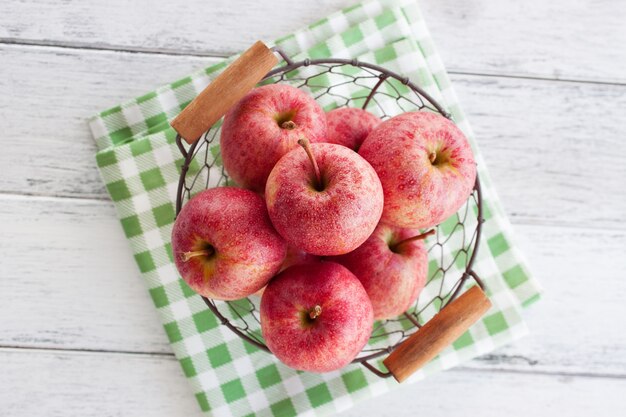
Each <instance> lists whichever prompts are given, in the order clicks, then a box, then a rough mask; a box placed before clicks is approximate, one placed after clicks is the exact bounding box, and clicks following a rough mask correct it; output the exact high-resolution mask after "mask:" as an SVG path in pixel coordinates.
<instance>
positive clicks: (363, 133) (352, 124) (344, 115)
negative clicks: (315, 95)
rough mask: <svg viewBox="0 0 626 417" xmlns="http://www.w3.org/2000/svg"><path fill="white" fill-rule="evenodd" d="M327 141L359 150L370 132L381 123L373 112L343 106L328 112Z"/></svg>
mask: <svg viewBox="0 0 626 417" xmlns="http://www.w3.org/2000/svg"><path fill="white" fill-rule="evenodd" d="M326 120H327V122H328V135H327V137H326V142H328V143H336V144H338V145H343V146H345V147H348V148H350V149H352V150H353V151H358V150H359V148H360V147H361V144H362V143H363V141H364V140H365V138H366V137H367V135H369V134H370V132H371V131H372V130H373V129H374V128H375V127H376V126H378V125H379V124H380V123H381V120H380V119H379V118H378V117H376V116H374V115H373V114H372V113H370V112H368V111H365V110H362V109H357V108H353V107H342V108H339V109H335V110H332V111H330V112H328V113H326Z"/></svg>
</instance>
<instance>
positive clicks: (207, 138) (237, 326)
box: [172, 47, 484, 380]
mask: <svg viewBox="0 0 626 417" xmlns="http://www.w3.org/2000/svg"><path fill="white" fill-rule="evenodd" d="M253 48H254V47H253ZM251 49H252V48H251ZM271 51H273V52H276V53H278V54H279V55H280V56H281V57H282V59H283V60H284V61H285V64H284V65H283V66H280V67H277V68H275V69H272V70H271V71H269V72H267V71H260V69H257V68H255V69H254V70H255V71H256V72H257V74H260V75H257V78H259V79H261V81H260V84H268V83H286V84H289V85H291V86H294V87H297V88H300V89H304V90H306V91H307V92H308V93H310V94H311V95H312V96H313V97H314V98H315V99H316V100H317V101H318V103H319V104H320V105H321V106H322V107H323V108H324V110H326V111H329V110H331V109H333V108H338V107H359V108H363V109H367V110H368V111H369V112H371V113H373V114H375V115H377V116H379V117H380V118H382V119H388V118H390V117H393V116H395V115H398V114H400V113H404V112H407V111H432V112H438V113H440V114H442V115H443V116H445V117H447V118H450V115H449V114H448V113H447V112H446V111H445V110H444V109H443V108H442V106H441V105H439V104H438V103H437V102H436V101H435V100H434V99H433V98H432V97H430V96H429V95H428V94H427V93H426V92H424V91H423V90H422V89H421V88H420V87H419V86H417V85H415V84H414V83H412V82H411V81H410V80H409V79H408V78H407V77H402V76H400V75H398V74H396V73H394V72H392V71H389V70H387V69H385V68H383V67H380V66H377V65H372V64H368V63H363V62H359V61H358V60H347V59H305V60H303V61H299V62H294V61H292V60H291V59H290V58H289V57H288V56H287V55H286V54H285V53H283V52H282V51H281V50H280V49H278V48H272V50H271ZM246 53H248V52H246ZM272 55H273V53H272ZM273 56H274V55H273ZM244 58H245V54H244V56H242V58H240V60H242V59H244ZM270 62H271V60H270ZM268 66H269V63H268ZM272 66H273V65H272ZM231 67H234V69H235V70H234V71H231V73H230V74H228V71H229V70H232V69H233V68H230V67H229V68H228V69H227V70H225V71H224V73H225V74H223V75H224V77H225V78H226V77H233V80H234V81H236V82H240V83H243V84H247V85H246V86H244V88H242V89H241V90H242V91H240V92H239V93H237V94H235V96H236V97H231V98H230V102H232V103H234V102H236V101H237V100H238V99H239V98H241V96H242V95H243V94H245V92H247V90H249V88H248V85H249V87H250V88H251V87H253V86H254V85H255V84H256V81H258V79H255V78H254V77H252V76H250V79H249V80H245V81H241V80H240V79H239V78H238V77H242V75H241V73H239V75H238V74H237V73H238V72H240V71H246V70H247V68H246V65H245V62H244V63H242V65H240V67H239V71H237V70H238V68H237V62H236V63H234V64H232V65H231ZM270 68H271V67H270ZM246 74H247V72H246ZM263 74H264V75H263ZM217 82H218V81H217V80H216V81H214V82H213V83H212V84H211V85H213V84H216V83H217ZM211 85H209V87H208V88H207V90H209V88H210V87H211ZM243 90H245V91H243ZM205 93H207V91H206V90H205V91H204V92H203V93H202V94H205ZM202 94H201V96H202ZM211 95H212V94H211V93H210V92H209V94H206V97H210V96H211ZM199 97H200V96H199ZM206 97H203V98H202V99H203V100H205V103H207V105H208V106H210V109H215V104H214V102H213V103H210V102H209V101H208V100H206ZM213 98H214V97H213ZM192 104H193V103H192ZM190 106H191V105H190ZM222 107H225V108H224V109H222V110H214V115H213V116H212V117H213V118H214V119H215V120H210V121H209V122H207V121H206V120H205V121H204V125H203V126H201V127H198V126H196V125H194V129H195V130H194V131H193V132H190V129H189V128H188V127H186V125H185V124H184V123H177V122H176V121H174V122H173V123H172V126H174V128H175V129H176V130H177V131H178V132H179V134H178V136H177V138H176V141H177V144H178V147H179V149H180V151H181V153H182V154H183V156H184V163H183V166H182V170H181V175H180V181H179V184H178V192H177V199H176V213H177V214H178V213H179V212H180V210H181V208H182V206H183V204H185V202H186V201H188V200H189V199H190V198H191V197H192V196H193V195H195V194H196V193H197V192H200V191H202V190H204V189H206V188H210V187H219V186H225V185H233V184H232V183H231V181H230V180H229V177H228V175H227V173H226V172H225V171H224V168H223V167H222V165H221V163H219V162H220V153H219V152H220V151H219V137H220V131H221V124H222V121H221V116H222V115H223V114H224V113H225V111H226V110H227V109H228V108H227V107H230V105H223V106H222ZM205 110H206V109H205ZM194 112H195V113H196V118H197V117H198V116H197V115H198V112H199V110H198V109H194ZM181 115H182V113H181ZM189 120H191V118H190V119H189ZM194 124H195V122H194ZM207 128H208V130H207ZM199 131H202V133H201V134H200V135H199V137H198V138H195V137H194V136H198V132H199ZM183 138H184V139H183ZM187 139H189V140H187ZM184 140H187V141H188V142H190V143H191V145H190V146H189V147H188V149H187V147H186V146H185V145H184V144H183V141H184ZM482 222H483V220H482V200H481V193H480V183H479V180H478V178H476V184H475V187H474V190H473V192H472V194H471V195H470V197H469V198H468V200H467V201H466V203H465V204H464V205H463V206H462V207H461V209H460V210H459V211H458V212H457V213H456V214H455V215H453V216H452V217H451V218H449V219H447V220H446V221H444V222H443V223H441V224H439V225H438V226H437V227H436V228H435V229H436V233H435V234H433V235H432V236H431V237H429V238H427V239H426V242H425V243H426V247H427V248H428V257H429V272H428V273H429V276H428V279H427V283H426V286H425V288H424V290H423V291H422V292H421V294H420V296H419V298H418V300H417V301H416V302H415V304H413V305H412V306H411V307H410V308H409V310H408V311H407V312H405V313H404V314H403V315H401V316H399V317H397V318H395V319H391V320H383V321H377V322H376V323H375V325H374V330H373V333H372V336H371V338H370V340H369V342H368V344H367V345H366V346H365V347H364V348H363V350H362V351H361V352H360V354H359V355H358V356H357V357H356V358H355V359H354V361H353V362H354V363H361V364H362V365H363V366H365V367H366V368H367V369H369V370H370V371H372V372H373V373H375V374H376V375H378V376H380V377H389V376H392V375H393V376H395V377H396V379H398V380H400V378H398V375H396V374H395V373H394V372H393V370H391V371H387V370H383V369H381V367H380V364H378V363H376V364H373V363H372V362H373V361H374V360H375V359H377V358H380V357H381V356H383V355H388V354H390V353H392V352H393V351H394V349H395V348H396V347H398V346H400V345H401V344H403V342H405V341H406V340H407V339H409V338H410V337H411V336H412V335H415V334H416V333H417V332H418V330H420V329H421V328H422V327H423V326H424V325H425V324H426V323H428V322H429V321H430V324H429V327H435V328H436V327H437V326H438V325H439V326H442V325H444V324H445V323H439V324H438V323H435V321H436V320H431V319H433V317H437V320H439V321H441V319H443V318H444V317H443V314H438V313H439V312H441V311H444V309H447V307H448V306H450V303H452V301H453V300H455V299H457V298H458V297H459V295H460V294H462V293H463V292H464V290H465V289H466V288H467V287H468V285H466V284H469V283H470V282H472V281H473V282H475V283H477V284H478V286H479V287H480V288H482V287H483V284H482V282H481V281H480V279H479V277H478V276H477V275H476V273H475V272H474V271H473V269H472V266H473V264H474V260H475V258H476V254H477V250H478V246H479V241H480V234H481V227H482ZM481 293H482V291H481ZM203 300H204V302H205V303H206V304H207V306H208V308H209V309H210V310H211V311H212V312H213V313H214V314H215V315H216V316H217V318H218V319H219V320H220V321H221V323H222V324H223V325H225V326H227V327H228V328H229V329H230V330H232V331H233V332H234V333H235V334H237V335H238V336H240V337H241V338H243V339H244V340H246V341H247V342H249V343H251V344H253V345H255V346H256V347H258V348H260V349H262V350H265V351H267V352H269V349H268V348H267V346H266V345H265V342H264V340H263V336H262V334H261V326H260V315H259V311H260V310H259V304H260V297H258V296H256V295H253V296H250V297H249V298H244V299H241V300H236V301H217V300H212V299H209V298H206V297H203ZM469 301H471V302H474V301H475V300H469ZM458 302H460V300H458ZM448 310H450V311H452V309H447V310H446V311H448ZM482 312H484V311H482ZM480 315H482V313H480ZM480 315H477V316H476V317H473V321H472V323H473V322H474V321H475V320H477V319H478V318H479V317H480ZM450 319H452V320H453V321H454V320H455V318H454V317H451V318H450ZM457 324H458V323H456V322H455V324H454V326H456V327H458V326H457ZM470 324H471V323H469V324H468V325H467V326H463V328H462V329H461V328H459V329H456V331H457V333H458V334H457V335H456V336H457V337H458V335H460V334H461V333H462V331H464V330H466V329H467V327H469V325H470ZM435 330H436V329H435ZM444 330H445V329H444ZM459 332H461V333H459ZM443 336H445V335H442V338H443ZM448 336H450V335H448ZM453 340H454V339H452V340H449V341H448V340H445V341H444V342H445V343H444V344H445V345H447V344H449V343H450V342H451V341H453ZM442 343H443V342H442ZM443 347H445V346H443V345H442V346H440V347H439V348H438V350H437V351H440V350H441V349H442V348H443ZM435 354H436V353H435ZM431 356H432V355H431ZM376 362H377V361H376ZM385 365H387V367H388V368H390V369H391V367H390V366H389V364H388V363H387V360H385ZM413 370H414V369H413ZM411 372H412V371H411Z"/></svg>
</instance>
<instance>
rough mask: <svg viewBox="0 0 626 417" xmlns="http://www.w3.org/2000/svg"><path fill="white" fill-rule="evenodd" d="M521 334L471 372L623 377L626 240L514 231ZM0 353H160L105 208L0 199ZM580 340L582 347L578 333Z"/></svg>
mask: <svg viewBox="0 0 626 417" xmlns="http://www.w3.org/2000/svg"><path fill="white" fill-rule="evenodd" d="M516 228H517V231H518V232H519V235H520V237H521V238H522V239H520V247H521V248H522V249H523V250H524V252H525V253H526V254H527V256H528V259H529V261H530V265H531V267H532V269H533V271H534V272H535V273H536V275H537V277H538V278H540V279H541V281H542V283H543V284H544V285H545V287H546V295H545V297H544V298H545V299H544V300H542V301H541V302H540V303H539V304H537V305H535V306H533V307H532V308H531V309H530V310H529V311H528V312H527V313H526V314H527V317H528V322H529V326H530V328H531V331H532V333H531V335H530V336H529V337H527V338H526V339H523V340H522V341H520V342H518V343H515V344H513V345H511V346H508V347H506V348H503V349H500V350H499V351H497V352H495V353H494V354H492V355H489V356H486V357H484V358H482V359H480V360H479V361H474V362H473V363H472V364H471V365H469V366H471V367H474V368H478V369H505V370H520V371H541V372H561V373H572V374H575V373H592V374H599V375H614V376H626V334H624V332H619V331H615V327H614V326H615V324H614V323H612V322H611V321H609V320H606V319H605V318H606V317H618V316H620V314H621V312H622V311H623V300H624V299H625V298H626V281H624V279H623V271H625V270H626V257H624V256H623V250H624V248H625V247H626V232H625V231H611V230H603V229H593V228H571V227H558V226H550V227H548V226H537V225H518V226H517V227H516ZM0 230H2V231H3V238H2V239H1V240H0V253H2V254H3V260H2V264H1V265H2V273H1V276H2V278H3V279H1V280H0V294H10V297H3V301H2V303H0V317H2V318H3V320H2V321H0V346H22V347H39V348H54V349H87V350H108V351H128V352H157V353H168V352H170V349H169V346H168V344H167V341H166V338H165V334H164V332H163V330H162V329H161V328H160V325H159V324H158V318H157V315H156V312H155V310H154V308H153V307H152V305H151V301H150V299H149V296H148V294H147V291H146V290H145V288H144V287H143V285H142V283H141V282H140V278H139V276H138V273H137V269H136V266H135V265H134V263H133V260H132V257H131V255H130V249H129V248H128V246H127V243H126V241H125V238H124V236H123V233H122V231H121V227H120V226H119V225H118V224H117V221H116V220H115V215H114V210H113V207H112V205H111V203H109V202H104V201H87V200H75V199H58V198H46V197H40V198H33V197H6V196H3V197H0ZM582 332H584V342H583V341H582V339H581V337H582V336H581V334H582Z"/></svg>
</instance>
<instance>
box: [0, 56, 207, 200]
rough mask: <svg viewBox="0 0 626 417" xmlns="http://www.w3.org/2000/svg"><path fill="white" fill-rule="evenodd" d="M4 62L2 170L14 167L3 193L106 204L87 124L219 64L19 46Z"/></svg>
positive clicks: (0, 188)
mask: <svg viewBox="0 0 626 417" xmlns="http://www.w3.org/2000/svg"><path fill="white" fill-rule="evenodd" d="M0 57H1V59H2V65H0V91H2V92H3V94H1V95H0V115H1V116H0V118H1V120H2V127H3V131H2V136H3V148H4V149H3V151H2V152H1V153H0V166H2V167H10V175H2V178H1V179H0V192H9V193H25V194H34V195H62V196H71V197H88V198H101V199H102V198H107V196H106V190H105V189H104V186H103V184H102V180H101V179H100V175H99V174H98V171H97V168H96V162H95V152H96V147H95V143H94V141H93V139H92V137H91V133H90V132H89V130H88V128H87V118H89V117H91V116H93V115H94V114H96V113H98V112H99V111H102V110H104V109H106V108H109V107H113V106H115V105H117V104H119V103H120V102H121V101H123V100H126V99H129V98H132V97H137V96H139V95H141V94H143V93H146V92H148V91H150V90H152V89H154V88H156V87H157V86H159V85H162V84H165V83H167V82H170V81H173V80H176V79H178V78H182V77H184V76H186V75H188V74H189V73H191V72H192V71H193V70H195V69H197V68H201V67H203V66H208V65H210V64H212V63H214V62H216V59H215V58H199V57H184V58H181V57H176V56H168V55H148V54H132V53H118V52H111V51H105V52H102V51H101V52H90V53H83V52H82V51H76V50H66V49H62V48H42V47H29V48H24V47H21V46H4V47H0ZM42 82H45V85H46V87H45V88H42V87H41V86H42ZM3 172H4V169H3Z"/></svg>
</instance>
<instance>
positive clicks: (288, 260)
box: [254, 245, 321, 297]
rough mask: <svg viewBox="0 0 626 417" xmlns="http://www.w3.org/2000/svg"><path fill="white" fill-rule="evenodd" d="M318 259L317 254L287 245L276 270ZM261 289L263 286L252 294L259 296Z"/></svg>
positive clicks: (261, 293) (317, 260)
mask: <svg viewBox="0 0 626 417" xmlns="http://www.w3.org/2000/svg"><path fill="white" fill-rule="evenodd" d="M320 260H321V258H320V257H319V256H315V255H311V254H310V253H306V252H304V251H301V250H300V249H298V248H296V247H295V246H291V245H287V255H286V256H285V260H284V261H283V263H282V264H281V265H280V268H279V270H278V272H282V271H284V270H285V269H287V268H289V267H290V266H293V265H300V264H304V263H308V262H319V261H320ZM263 291H265V287H263V288H261V289H260V290H258V291H257V292H255V293H254V295H256V296H259V297H260V296H262V295H263Z"/></svg>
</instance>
